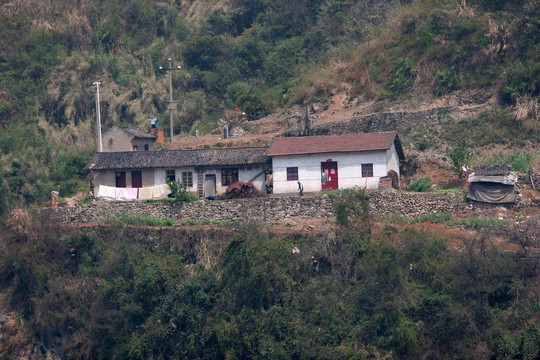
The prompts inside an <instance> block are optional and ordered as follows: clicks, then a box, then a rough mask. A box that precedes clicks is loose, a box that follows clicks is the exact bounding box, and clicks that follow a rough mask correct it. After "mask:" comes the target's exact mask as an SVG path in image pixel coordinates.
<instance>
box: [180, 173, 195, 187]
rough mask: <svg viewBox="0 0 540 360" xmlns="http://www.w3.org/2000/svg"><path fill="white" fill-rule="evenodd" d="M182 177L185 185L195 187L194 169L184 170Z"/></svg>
mask: <svg viewBox="0 0 540 360" xmlns="http://www.w3.org/2000/svg"><path fill="white" fill-rule="evenodd" d="M181 178H182V184H184V186H185V187H188V188H190V187H193V171H182V174H181Z"/></svg>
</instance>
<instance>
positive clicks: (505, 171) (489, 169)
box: [474, 165, 512, 176]
mask: <svg viewBox="0 0 540 360" xmlns="http://www.w3.org/2000/svg"><path fill="white" fill-rule="evenodd" d="M511 171H512V165H479V166H477V167H475V168H474V173H475V175H481V176H506V175H509V174H510V172H511Z"/></svg>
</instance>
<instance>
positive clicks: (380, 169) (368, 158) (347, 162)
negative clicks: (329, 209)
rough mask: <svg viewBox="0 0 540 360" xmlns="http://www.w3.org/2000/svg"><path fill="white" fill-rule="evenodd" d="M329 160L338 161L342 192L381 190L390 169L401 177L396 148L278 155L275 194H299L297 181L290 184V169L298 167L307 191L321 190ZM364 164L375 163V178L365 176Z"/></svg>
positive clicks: (275, 165)
mask: <svg viewBox="0 0 540 360" xmlns="http://www.w3.org/2000/svg"><path fill="white" fill-rule="evenodd" d="M389 153H390V154H389ZM392 153H394V154H392ZM328 159H332V161H336V162H337V167H338V187H339V188H340V189H345V188H352V187H362V188H367V189H378V187H379V178H381V177H383V176H386V175H387V174H388V170H394V171H396V172H397V173H398V174H399V161H395V160H397V159H398V156H397V153H396V151H395V148H393V147H392V148H391V149H390V150H388V151H384V150H380V151H363V152H350V153H324V154H309V155H289V156H274V157H273V159H272V169H273V173H274V193H275V194H287V193H295V192H298V184H297V181H296V180H295V181H287V167H298V181H300V182H301V183H302V185H304V191H305V192H317V191H321V190H322V184H321V162H325V161H326V160H328ZM362 164H373V177H365V178H363V177H362Z"/></svg>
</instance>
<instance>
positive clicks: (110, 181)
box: [94, 165, 268, 195]
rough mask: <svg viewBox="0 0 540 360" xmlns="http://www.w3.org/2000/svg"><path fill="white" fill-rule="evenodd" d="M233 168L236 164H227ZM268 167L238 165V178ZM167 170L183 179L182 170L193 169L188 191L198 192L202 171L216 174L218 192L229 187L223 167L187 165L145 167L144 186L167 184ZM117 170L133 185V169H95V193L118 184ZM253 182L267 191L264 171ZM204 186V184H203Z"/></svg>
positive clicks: (241, 179) (246, 177)
mask: <svg viewBox="0 0 540 360" xmlns="http://www.w3.org/2000/svg"><path fill="white" fill-rule="evenodd" d="M227 167H231V168H233V167H234V166H227ZM267 167H268V165H264V166H262V165H259V166H251V167H238V180H239V181H248V180H249V179H251V178H252V177H253V176H255V175H257V174H258V173H260V172H262V171H263V170H265V169H266V168H267ZM167 170H174V171H175V177H176V179H177V180H181V179H182V172H185V171H191V172H193V187H188V188H187V191H189V192H192V193H197V190H198V189H197V179H198V178H197V177H198V174H199V172H201V173H202V175H203V179H204V176H205V175H207V174H215V175H216V193H217V194H219V193H224V192H225V190H226V189H227V186H228V185H223V184H222V183H221V167H219V168H194V167H186V168H176V169H172V168H158V169H143V170H141V171H142V183H143V187H147V186H154V185H161V184H165V183H166V182H165V176H166V174H167ZM116 171H124V172H125V173H126V187H128V188H129V187H131V171H132V170H107V171H104V170H103V171H102V170H95V171H94V194H95V195H97V194H98V193H99V186H100V185H105V186H112V187H115V186H116V176H115V173H116ZM252 184H253V185H254V186H255V187H256V188H257V189H258V190H261V191H266V187H265V184H264V172H263V173H262V174H260V175H259V176H257V178H256V179H254V180H253V181H252ZM203 186H204V185H203Z"/></svg>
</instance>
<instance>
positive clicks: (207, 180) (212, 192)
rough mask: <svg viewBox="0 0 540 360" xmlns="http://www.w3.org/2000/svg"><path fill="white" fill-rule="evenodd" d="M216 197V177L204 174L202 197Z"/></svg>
mask: <svg viewBox="0 0 540 360" xmlns="http://www.w3.org/2000/svg"><path fill="white" fill-rule="evenodd" d="M214 196H216V175H215V174H206V175H205V176H204V197H207V198H209V197H214Z"/></svg>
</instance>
